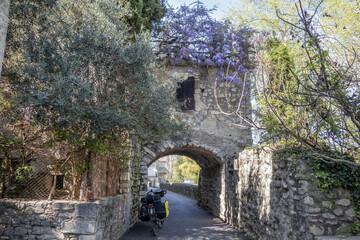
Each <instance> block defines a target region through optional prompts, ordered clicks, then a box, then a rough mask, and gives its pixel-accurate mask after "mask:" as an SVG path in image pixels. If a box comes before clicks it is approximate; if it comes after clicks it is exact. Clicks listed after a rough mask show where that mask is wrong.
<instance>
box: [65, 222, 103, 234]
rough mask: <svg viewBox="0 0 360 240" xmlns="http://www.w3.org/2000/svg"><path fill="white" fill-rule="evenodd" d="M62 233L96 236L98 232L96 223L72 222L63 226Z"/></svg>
mask: <svg viewBox="0 0 360 240" xmlns="http://www.w3.org/2000/svg"><path fill="white" fill-rule="evenodd" d="M60 232H62V233H72V234H79V235H80V234H94V233H96V232H97V222H96V221H84V220H72V221H69V222H63V223H62V224H61V229H60Z"/></svg>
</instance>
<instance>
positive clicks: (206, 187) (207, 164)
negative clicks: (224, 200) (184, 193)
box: [141, 140, 224, 216]
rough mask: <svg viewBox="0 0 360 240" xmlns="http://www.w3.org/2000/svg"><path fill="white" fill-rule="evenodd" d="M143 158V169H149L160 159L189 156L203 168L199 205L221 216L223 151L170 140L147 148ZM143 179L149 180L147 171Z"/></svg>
mask: <svg viewBox="0 0 360 240" xmlns="http://www.w3.org/2000/svg"><path fill="white" fill-rule="evenodd" d="M144 150H145V154H144V156H143V157H142V162H141V166H142V169H143V170H145V169H147V168H148V167H149V166H150V165H151V164H152V163H154V162H155V161H156V160H158V159H159V158H162V157H165V156H169V155H182V156H187V157H189V158H191V159H193V160H195V162H196V163H197V164H198V165H199V166H200V167H201V171H200V174H199V201H198V204H199V205H200V206H202V207H203V208H205V209H206V210H208V211H210V212H212V213H213V214H214V215H216V216H219V215H220V213H221V211H222V209H221V204H220V202H221V196H222V195H223V192H224V191H223V189H222V185H223V184H222V181H223V178H222V176H223V169H224V167H223V161H224V160H223V157H224V156H223V151H221V150H220V149H216V148H212V147H209V146H204V145H203V146H201V145H200V144H198V143H196V142H192V141H181V140H168V141H165V142H162V143H158V144H153V145H151V146H149V147H145V148H144ZM142 174H143V179H144V181H145V182H146V180H147V171H142Z"/></svg>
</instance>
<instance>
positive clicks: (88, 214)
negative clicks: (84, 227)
mask: <svg viewBox="0 0 360 240" xmlns="http://www.w3.org/2000/svg"><path fill="white" fill-rule="evenodd" d="M98 214H99V205H98V204H96V203H79V204H76V205H75V211H74V216H75V217H76V218H84V219H96V217H97V216H98Z"/></svg>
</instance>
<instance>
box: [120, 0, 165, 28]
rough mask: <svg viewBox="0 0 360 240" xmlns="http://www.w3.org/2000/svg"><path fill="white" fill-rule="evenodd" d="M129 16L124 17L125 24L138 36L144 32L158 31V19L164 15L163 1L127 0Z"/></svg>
mask: <svg viewBox="0 0 360 240" xmlns="http://www.w3.org/2000/svg"><path fill="white" fill-rule="evenodd" d="M128 1H129V2H130V9H131V15H128V16H126V18H125V19H126V22H127V24H128V25H129V26H130V27H131V32H133V33H137V34H139V33H140V32H143V31H145V30H158V27H159V23H160V19H161V18H162V17H163V16H164V15H165V13H166V5H165V4H166V1H165V0H146V1H144V0H128Z"/></svg>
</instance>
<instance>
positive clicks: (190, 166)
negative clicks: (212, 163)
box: [175, 157, 200, 184]
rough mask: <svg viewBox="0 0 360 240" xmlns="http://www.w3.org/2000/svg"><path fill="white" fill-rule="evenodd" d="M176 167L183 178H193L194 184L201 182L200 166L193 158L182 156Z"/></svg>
mask: <svg viewBox="0 0 360 240" xmlns="http://www.w3.org/2000/svg"><path fill="white" fill-rule="evenodd" d="M175 168H176V169H177V171H179V172H180V176H182V178H187V179H192V180H193V181H194V184H199V173H200V166H199V165H198V164H197V163H196V162H195V161H194V160H192V159H191V158H188V157H182V158H181V160H179V161H178V162H177V163H176V165H175Z"/></svg>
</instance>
